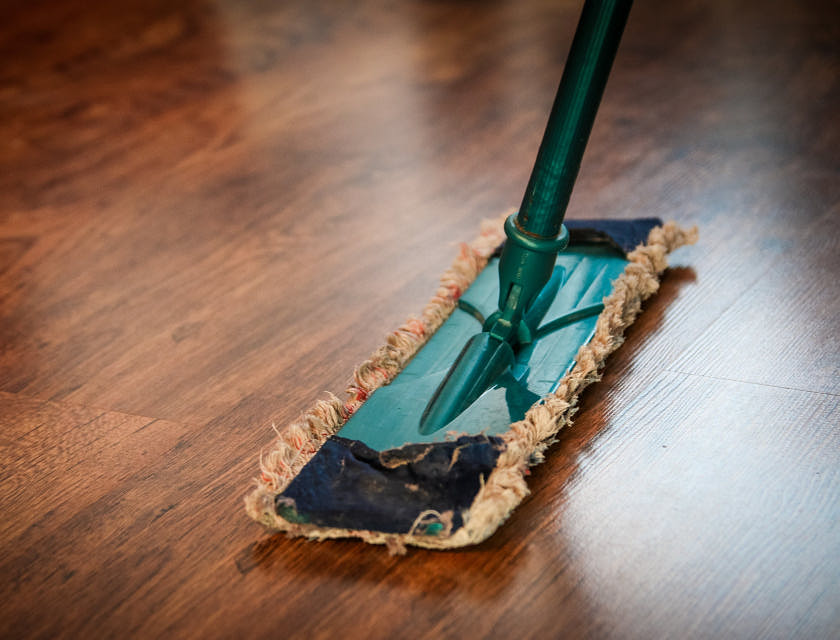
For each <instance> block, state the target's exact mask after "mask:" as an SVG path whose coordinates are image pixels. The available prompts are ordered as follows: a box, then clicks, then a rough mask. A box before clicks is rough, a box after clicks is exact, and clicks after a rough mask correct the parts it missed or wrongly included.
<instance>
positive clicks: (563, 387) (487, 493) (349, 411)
mask: <svg viewBox="0 0 840 640" xmlns="http://www.w3.org/2000/svg"><path fill="white" fill-rule="evenodd" d="M506 217H507V215H506V216H504V217H502V218H500V219H499V220H496V221H493V222H486V223H484V224H483V225H482V229H481V235H480V236H479V237H478V238H477V239H476V240H474V241H473V242H472V243H471V244H469V245H467V244H462V245H461V251H460V253H459V255H458V256H457V257H456V259H455V261H454V262H453V264H452V266H451V267H450V268H449V269H448V270H447V271H446V273H444V274H443V276H442V277H441V282H440V286H439V287H438V290H437V292H436V293H435V295H434V296H433V297H432V299H431V300H430V301H429V303H428V304H427V305H426V308H425V309H424V310H423V313H422V315H421V317H420V318H410V319H409V320H408V321H406V322H405V323H404V324H403V325H402V326H401V327H400V328H399V329H397V330H396V331H394V332H393V333H392V334H391V335H389V336H388V339H387V344H386V345H384V346H383V347H380V348H379V349H377V350H376V351H375V352H374V353H373V355H371V357H370V358H369V359H368V360H366V361H365V362H363V363H362V364H361V365H359V367H358V368H357V369H356V371H355V372H354V374H353V381H352V382H351V384H350V386H349V387H348V389H347V397H348V399H347V400H346V401H345V402H342V401H341V400H340V399H338V398H337V397H335V396H333V395H330V397H329V398H328V399H326V400H321V401H319V402H318V403H317V404H316V405H315V406H314V407H313V408H312V409H310V410H309V411H308V412H306V413H305V414H304V415H303V416H301V417H300V418H299V419H298V420H297V421H295V422H294V423H292V424H291V425H289V426H288V427H287V428H286V429H284V430H283V431H280V432H278V436H277V438H276V440H275V441H274V443H273V444H272V445H271V449H270V450H269V452H268V453H267V454H266V455H264V456H263V455H261V456H260V468H261V474H260V477H259V478H258V479H257V481H256V483H257V487H256V489H254V490H253V491H252V492H251V493H250V495H248V496H247V497H246V498H245V507H246V510H247V512H248V514H249V515H250V516H251V517H252V518H254V519H255V520H257V521H258V522H261V523H262V524H264V525H265V526H267V527H269V528H270V529H273V530H279V531H285V532H287V533H288V534H290V535H296V536H307V537H309V538H311V539H316V540H323V539H327V538H343V537H356V538H361V539H362V540H364V541H366V542H370V543H374V544H385V545H387V546H388V549H389V551H390V552H391V553H404V552H405V545H406V544H410V545H414V546H419V547H426V548H430V549H447V548H453V547H461V546H465V545H470V544H477V543H479V542H481V541H483V540H485V539H486V538H487V537H489V536H490V535H491V534H492V533H493V532H494V531H495V530H496V529H497V528H498V527H499V526H500V525H501V524H502V523H503V522H504V521H505V520H506V519H507V518H508V516H509V515H510V513H511V512H512V511H513V509H514V508H515V507H516V506H517V505H518V504H519V503H520V502H521V501H522V499H523V498H524V497H525V496H526V495H528V487H527V485H526V483H525V478H524V476H525V474H526V472H527V469H528V467H529V466H532V465H535V464H538V463H540V462H542V460H543V453H544V451H545V449H546V448H547V447H548V446H549V445H550V444H551V443H552V442H553V441H554V437H555V436H556V434H557V433H558V432H559V431H560V429H562V428H563V427H565V426H567V425H569V424H571V417H572V415H573V414H574V412H575V411H576V410H577V400H578V396H579V395H580V393H581V391H583V389H584V388H585V387H586V386H587V385H589V384H591V383H592V382H596V381H597V380H600V378H601V373H600V372H601V369H602V368H603V365H604V361H605V360H606V358H607V356H608V355H609V354H610V353H612V352H613V351H615V350H616V349H617V348H618V347H619V346H620V345H621V343H622V342H623V334H624V330H625V329H626V328H627V327H628V326H629V325H630V324H632V322H633V320H635V318H636V316H637V315H638V314H639V311H640V310H641V306H642V302H643V301H644V300H646V299H647V298H648V297H650V296H651V295H653V294H654V293H655V292H656V291H657V289H658V288H659V275H660V274H661V273H662V272H663V271H664V270H665V268H666V267H667V266H668V263H667V260H666V256H667V255H668V253H670V252H671V251H673V250H674V249H676V248H678V247H680V246H683V245H685V244H693V243H694V242H696V241H697V228H696V227H694V228H692V229H689V230H685V229H681V228H680V227H679V226H678V225H677V224H676V223H674V222H668V223H666V224H665V225H663V226H661V227H657V228H655V229H653V230H651V232H650V235H649V236H648V240H647V244H644V245H640V246H639V247H638V248H636V250H635V251H633V252H631V253H630V254H628V256H627V258H628V260H629V264H628V265H627V266H626V267H625V269H624V273H622V275H621V276H619V278H618V279H617V280H616V281H615V283H614V284H613V290H612V293H610V295H609V296H608V297H607V298H605V300H604V310H603V311H602V312H601V315H600V316H599V317H598V322H597V325H596V328H595V335H594V336H593V338H592V340H590V341H589V342H588V343H587V344H585V345H583V346H582V347H581V348H580V350H579V351H578V353H577V358H576V364H575V366H574V368H573V369H572V370H571V371H570V372H569V373H568V374H567V375H566V376H565V377H564V378H563V380H561V382H560V385H559V387H558V388H557V391H556V392H555V393H553V394H551V395H549V396H547V397H545V398H543V399H542V400H541V401H540V402H538V403H536V404H535V405H534V406H532V407H531V409H529V410H528V413H527V414H526V415H525V418H524V419H522V420H520V421H519V422H515V423H513V424H512V425H510V428H509V429H508V431H507V432H505V433H504V434H502V436H501V437H502V438H503V439H504V441H505V444H506V445H507V447H506V450H505V451H504V452H503V453H502V454H501V456H500V457H499V460H498V461H497V463H496V468H495V469H494V470H493V472H492V473H491V474H490V476H489V477H488V478H487V479H486V481H485V482H484V484H483V486H482V487H481V489H480V491H479V492H478V494H477V495H476V498H475V500H474V501H473V504H472V506H471V507H470V509H469V511H468V512H467V513H464V514H463V519H464V524H463V526H461V527H460V528H459V529H458V530H457V531H455V532H454V533H452V534H449V531H450V530H451V514H439V513H437V512H436V511H431V510H430V511H425V512H423V513H422V514H419V515H418V523H420V522H421V521H422V524H423V525H428V524H429V523H431V522H440V523H441V524H442V525H443V532H442V534H441V535H437V536H431V535H425V534H414V533H408V534H386V533H381V532H377V531H357V530H349V529H333V528H323V527H318V526H316V525H303V524H294V523H290V522H287V521H286V520H284V519H282V518H280V517H279V516H278V515H277V513H276V512H275V510H274V498H275V496H276V495H277V494H278V493H280V492H282V491H283V490H284V489H285V488H286V486H288V484H289V483H290V482H291V481H292V479H293V478H294V477H295V476H296V475H297V474H298V472H299V471H300V469H301V468H302V467H303V466H304V465H305V464H306V463H307V462H308V461H309V460H310V459H311V458H312V456H313V455H315V453H316V452H317V451H318V449H319V448H320V447H321V445H322V444H323V443H324V441H325V440H326V439H327V438H329V437H330V436H331V435H333V434H335V433H336V432H337V431H338V430H339V429H340V428H341V426H342V425H343V424H344V423H345V422H346V421H347V420H348V419H349V418H350V416H352V415H353V413H354V412H355V411H356V410H357V409H358V408H359V406H361V404H362V403H363V402H364V401H365V400H366V399H367V398H368V396H369V395H370V394H371V393H372V392H373V391H374V390H376V389H378V388H379V387H381V386H382V385H385V384H388V383H389V382H391V380H393V379H394V378H395V377H396V375H397V374H398V373H399V372H400V371H401V370H402V369H403V367H405V365H406V364H407V363H408V361H409V360H410V359H411V358H412V357H413V356H414V354H415V353H417V351H419V350H420V348H421V347H422V346H423V345H424V344H425V343H426V341H427V340H428V339H429V338H430V337H431V336H432V334H433V333H434V332H435V331H436V330H437V329H438V328H439V327H440V325H441V324H443V322H444V321H445V320H446V319H447V318H448V317H449V315H450V314H451V313H452V311H453V310H454V309H455V306H456V304H457V301H458V298H459V297H460V295H461V293H463V292H464V291H465V290H466V289H467V287H468V286H469V285H470V284H471V283H472V281H473V280H474V279H475V278H476V276H478V274H479V273H480V272H481V270H482V269H483V268H484V267H485V265H486V264H487V261H488V259H489V256H490V255H491V254H492V253H493V251H494V250H495V249H496V247H497V246H498V245H499V244H500V243H501V242H502V241H503V240H504V237H505V236H504V231H503V226H502V225H503V222H504V219H505V218H506ZM424 528H425V526H424Z"/></svg>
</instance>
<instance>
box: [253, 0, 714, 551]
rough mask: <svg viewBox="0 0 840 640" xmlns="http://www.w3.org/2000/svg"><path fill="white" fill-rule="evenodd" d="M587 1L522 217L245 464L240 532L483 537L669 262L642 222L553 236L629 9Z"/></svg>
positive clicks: (498, 224)
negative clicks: (247, 476) (252, 472)
mask: <svg viewBox="0 0 840 640" xmlns="http://www.w3.org/2000/svg"><path fill="white" fill-rule="evenodd" d="M630 5H631V1H630V0H605V1H598V0H587V1H586V3H585V4H584V7H583V11H582V13H581V17H580V21H579V23H578V27H577V31H576V33H575V37H574V40H573V42H572V47H571V50H570V53H569V56H568V59H567V62H566V67H565V70H564V72H563V77H562V79H561V82H560V87H559V89H558V92H557V96H556V98H555V101H554V104H553V106H552V109H551V113H550V115H549V119H548V125H547V127H546V132H545V135H544V137H543V140H542V142H541V145H540V148H539V151H538V154H537V159H536V162H535V165H534V169H533V172H532V174H531V177H530V180H529V183H528V186H527V188H526V190H525V195H524V197H523V200H522V204H521V206H520V208H519V209H518V211H517V212H516V213H514V214H511V215H509V216H506V217H505V218H504V219H500V220H496V221H494V222H487V223H485V224H484V225H483V226H482V229H481V233H480V235H479V236H478V238H476V239H475V240H474V241H473V242H472V243H470V244H464V245H462V246H461V250H460V253H459V255H458V256H457V257H456V259H455V261H454V263H453V265H452V266H451V268H450V269H449V270H448V271H447V272H446V273H445V274H444V275H443V276H442V278H441V283H440V286H439V288H438V290H437V292H436V294H435V295H434V296H433V297H432V299H431V301H430V302H429V304H428V305H427V306H426V308H425V309H424V310H423V312H422V314H421V315H420V316H419V317H413V318H410V319H409V320H407V321H406V322H405V323H404V324H403V325H402V326H401V327H400V328H398V329H397V330H396V331H394V332H393V333H392V334H390V335H389V336H388V338H387V343H386V344H385V345H384V346H382V347H381V348H379V349H378V350H377V351H376V352H374V353H373V354H372V355H371V357H370V358H369V359H368V360H367V361H365V362H364V363H362V364H361V365H359V367H358V368H357V369H356V371H355V372H354V374H353V379H352V382H351V383H350V385H349V387H348V389H347V393H346V398H345V399H344V400H342V399H339V398H337V397H335V396H330V397H329V398H327V399H325V400H321V401H319V402H317V403H316V404H315V406H314V407H313V408H312V409H310V410H309V411H308V412H306V413H305V414H304V415H303V416H301V418H300V419H298V420H297V421H295V422H294V423H293V424H290V425H288V426H286V427H285V428H284V429H282V430H280V431H279V435H278V436H277V438H276V440H275V442H274V443H273V444H272V445H271V447H270V448H269V450H268V451H265V452H263V453H262V454H261V457H260V466H261V473H260V476H259V478H258V479H257V481H256V483H257V486H256V488H255V489H253V490H252V491H251V492H250V494H249V495H248V496H247V497H246V500H245V503H246V509H247V512H248V513H249V515H250V516H251V517H253V518H254V519H255V520H257V521H258V522H260V523H262V524H264V525H265V526H266V527H268V528H269V529H271V530H276V531H285V532H287V533H288V534H291V535H299V536H306V537H308V538H311V539H327V538H337V537H355V538H360V539H362V540H364V541H366V542H369V543H376V544H385V545H387V546H388V548H389V549H390V550H391V551H392V552H396V553H401V552H404V551H405V547H406V545H413V546H419V547H426V548H432V549H447V548H454V547H461V546H465V545H470V544H477V543H479V542H481V541H483V540H485V539H486V538H487V537H488V536H490V535H491V534H492V533H493V532H494V531H496V530H497V529H498V527H499V526H500V525H501V524H502V523H503V522H504V521H505V520H506V519H507V518H508V516H509V515H510V513H511V512H512V510H513V509H514V508H515V507H516V506H517V505H518V504H519V503H520V502H521V501H522V500H523V498H524V497H525V496H526V495H527V494H528V487H527V484H526V482H525V476H526V475H527V473H528V469H529V467H531V466H533V465H535V464H538V463H540V462H542V460H543V459H544V453H545V450H546V449H547V447H548V446H549V445H550V444H551V443H552V442H553V441H554V439H555V436H556V434H557V433H558V431H559V430H560V429H562V428H563V427H565V426H567V425H568V424H570V421H571V417H572V415H573V413H574V412H575V411H576V408H577V401H578V397H579V395H580V393H581V391H582V390H583V389H584V388H585V387H586V386H587V385H589V384H590V383H592V382H595V381H597V380H598V379H599V378H600V372H601V370H602V367H603V365H604V362H605V360H606V358H607V356H608V355H609V354H610V353H612V352H613V351H614V350H615V349H617V348H618V347H619V346H620V344H621V342H622V335H623V332H624V330H625V329H626V328H627V327H628V326H629V325H630V324H631V323H632V322H633V320H634V319H635V318H636V316H637V315H638V314H639V313H640V311H641V305H642V302H643V301H644V300H645V299H646V298H648V297H649V296H651V295H653V294H654V293H655V292H656V290H657V289H658V286H659V276H660V275H661V274H662V272H663V271H664V270H665V268H666V267H667V260H666V257H667V255H668V253H670V252H671V251H673V250H674V249H676V248H678V247H680V246H682V245H684V244H690V243H693V242H695V241H696V237H697V230H696V229H690V230H684V229H681V228H680V227H679V226H677V225H676V224H675V223H673V222H669V223H667V224H663V223H662V222H661V221H660V220H658V219H656V218H640V219H634V220H587V221H582V220H575V221H566V223H565V224H564V215H565V210H566V207H567V205H568V202H569V198H570V197H571V192H572V188H573V186H574V181H575V179H576V177H577V173H578V169H579V167H580V162H581V158H582V155H583V151H584V147H585V145H586V142H587V140H588V138H589V133H590V131H591V128H592V124H593V121H594V119H595V114H596V112H597V108H598V105H599V103H600V100H601V96H602V94H603V90H604V86H605V84H606V81H607V77H608V75H609V71H610V68H611V66H612V62H613V59H614V58H615V54H616V50H617V49H618V44H619V41H620V38H621V34H622V32H623V30H624V25H625V23H626V21H627V16H628V14H629V11H630Z"/></svg>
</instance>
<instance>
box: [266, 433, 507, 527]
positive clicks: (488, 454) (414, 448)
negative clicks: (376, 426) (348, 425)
mask: <svg viewBox="0 0 840 640" xmlns="http://www.w3.org/2000/svg"><path fill="white" fill-rule="evenodd" d="M503 450H504V444H503V443H502V440H501V439H500V438H496V437H487V436H463V437H461V438H458V439H457V440H453V441H450V442H435V443H431V444H411V445H406V446H404V447H400V448H399V449H390V450H388V451H381V452H380V451H375V450H373V449H371V448H370V447H368V446H367V445H365V444H363V443H362V442H359V441H357V440H348V439H347V438H341V437H339V436H332V437H331V438H329V439H328V440H327V441H326V442H325V443H324V446H323V447H321V449H320V450H319V451H318V453H316V454H315V456H314V457H313V458H312V460H310V461H309V463H308V464H307V465H306V466H305V467H304V468H303V469H302V470H301V472H300V473H299V474H298V475H297V477H296V478H295V479H294V480H293V481H292V482H291V484H290V485H289V486H288V487H287V488H286V490H285V491H283V493H281V494H279V495H277V497H276V498H275V507H276V510H277V513H278V514H279V515H280V516H282V517H283V518H285V519H286V520H288V521H290V522H298V523H306V524H315V525H318V526H322V527H336V528H341V529H362V530H368V531H381V532H383V533H408V532H409V531H410V530H411V527H412V525H414V524H415V521H416V520H417V516H418V515H419V514H420V513H422V512H423V511H426V510H428V509H434V510H435V511H438V512H439V513H441V514H444V513H446V512H450V513H451V518H452V530H455V529H458V528H459V527H460V526H461V525H462V524H463V518H462V516H461V512H462V511H465V510H467V509H469V507H470V505H471V504H472V502H473V500H474V499H475V496H476V494H477V493H478V491H479V489H480V488H481V484H482V481H483V480H486V479H487V476H489V475H490V472H491V471H492V470H493V469H494V468H495V466H496V460H497V459H498V457H499V454H500V453H501V452H502V451H503ZM415 532H416V533H424V531H423V529H422V528H421V529H420V530H419V531H415ZM425 533H428V534H430V535H434V534H435V533H437V530H436V529H434V528H431V529H429V530H428V531H425Z"/></svg>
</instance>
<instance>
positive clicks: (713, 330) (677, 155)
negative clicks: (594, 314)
mask: <svg viewBox="0 0 840 640" xmlns="http://www.w3.org/2000/svg"><path fill="white" fill-rule="evenodd" d="M579 11H580V3H578V2H556V1H549V0H516V1H511V2H501V1H499V2H469V1H461V2H444V1H437V0H432V1H428V2H407V3H396V2H387V1H385V0H362V1H361V2H358V3H335V2H329V1H326V0H324V1H317V2H315V1H305V2H304V1H300V2H287V3H275V2H262V1H260V0H243V1H236V2H234V1H221V0H220V1H217V2H212V1H209V0H207V1H205V0H184V1H183V2H178V3H173V2H164V1H162V0H151V1H149V0H143V1H140V0H127V1H126V2H121V3H90V2H83V1H81V0H64V1H49V0H47V1H43V2H19V1H16V0H11V1H10V2H5V3H4V7H3V20H2V21H0V512H1V513H2V518H0V576H2V579H0V636H2V637H4V638H17V637H55V636H66V637H178V638H186V637H202V638H213V637H279V636H287V635H291V636H297V635H299V636H300V637H360V638H366V639H368V638H395V637H419V638H436V639H437V638H472V637H498V638H513V637H529V638H545V637H592V638H673V637H683V638H719V637H727V638H776V637H778V638H788V637H803V638H828V637H837V635H838V634H840V319H839V318H840V277H838V276H840V151H838V150H840V118H838V113H840V5H838V4H837V3H836V2H831V1H828V0H826V1H816V0H813V1H812V0H806V1H803V2H795V1H793V0H790V1H787V2H784V1H778V2H777V1H771V2H765V1H759V0H746V1H744V2H731V1H730V0H709V1H703V2H700V1H686V2H673V3H659V2H652V1H639V2H637V3H636V5H635V7H634V9H633V12H632V13H631V16H630V21H629V23H628V26H627V31H626V33H625V38H624V41H623V43H622V46H621V48H620V50H619V53H618V58H617V61H616V64H615V67H614V70H613V75H612V77H611V79H610V82H609V84H608V86H607V90H606V93H605V96H604V102H603V105H602V109H601V112H600V113H599V115H598V118H597V120H596V122H595V128H594V131H593V134H592V139H591V141H590V144H589V148H588V150H587V153H586V156H585V158H584V162H583V166H582V169H581V174H580V178H579V181H578V185H577V188H576V191H575V194H574V196H573V199H572V203H571V207H570V210H569V214H568V215H569V217H570V218H572V217H577V218H580V217H592V216H604V217H628V218H629V217H638V216H651V215H653V216H660V217H663V218H673V219H676V220H677V221H678V222H680V223H683V224H695V223H696V224H698V225H700V227H701V241H700V243H699V244H698V245H696V246H695V247H690V248H685V249H681V250H680V251H679V252H678V253H677V254H676V255H675V256H674V260H673V268H672V269H671V270H670V271H668V272H667V274H666V275H665V277H664V279H663V282H662V287H661V290H660V292H659V293H658V294H657V295H656V296H655V297H654V298H653V299H651V300H650V301H649V303H648V304H647V305H646V308H645V311H644V313H643V315H642V316H641V317H640V319H639V320H638V322H637V323H636V324H635V325H634V326H633V327H632V328H631V330H630V331H629V333H628V335H627V341H626V343H625V345H624V346H623V347H622V348H621V349H620V350H619V351H618V352H616V354H614V356H613V357H612V358H611V360H610V361H609V362H608V366H607V372H606V375H605V377H604V379H603V381H602V382H600V383H599V384H597V385H595V386H593V387H591V388H590V389H589V390H588V391H587V392H586V393H585V395H584V396H583V398H582V408H581V411H580V412H579V414H578V416H577V419H576V422H575V425H574V427H572V428H571V429H569V430H567V431H565V432H564V433H563V434H562V436H561V437H560V439H559V441H558V442H557V444H555V445H554V446H553V448H552V449H551V450H550V455H549V458H548V461H547V462H546V463H545V464H543V465H542V466H540V467H537V468H535V469H534V470H533V472H532V475H531V477H530V479H529V482H530V487H531V490H532V494H531V496H530V497H529V498H527V499H526V501H525V502H524V503H523V505H522V506H521V507H520V508H519V509H518V510H517V511H516V512H515V513H514V515H513V516H512V518H511V519H510V520H509V522H508V523H507V524H506V525H505V526H504V527H503V528H502V529H501V530H500V531H499V532H498V533H497V534H496V535H494V536H493V537H492V538H491V539H489V540H488V541H487V542H485V543H484V544H482V545H480V546H478V547H475V548H471V549H468V550H464V551H458V552H447V553H439V552H427V551H419V550H413V551H410V552H409V554H408V555H407V556H405V557H391V556H389V555H388V554H387V553H386V552H385V550H384V549H382V548H378V547H369V546H365V545H363V544H361V543H359V542H354V541H341V542H328V543H321V544H314V543H307V542H304V541H301V540H291V539H287V538H285V537H283V536H271V535H268V534H266V533H265V532H264V531H263V530H262V529H261V528H260V527H259V526H258V525H257V524H255V523H253V522H252V521H250V520H249V519H248V518H247V517H246V515H245V513H244V510H243V506H242V498H243V496H244V495H245V493H246V492H247V491H248V488H249V483H250V480H251V478H252V477H253V476H254V475H256V473H257V467H258V457H259V451H260V449H261V448H262V447H266V446H267V445H268V444H269V442H270V441H271V438H272V434H273V431H272V423H274V424H276V425H277V426H278V428H282V426H283V425H284V424H287V423H288V422H289V421H291V420H293V419H294V418H295V417H296V416H297V415H298V414H299V413H300V412H301V411H302V410H304V409H305V408H307V407H308V406H309V405H311V404H312V403H313V401H314V400H315V399H316V398H318V397H320V395H319V394H322V393H323V392H324V391H325V390H331V391H335V392H338V391H340V390H341V389H343V388H344V385H345V383H346V382H347V378H348V376H349V374H350V372H351V370H352V368H353V366H354V365H355V364H356V363H357V362H359V361H361V360H362V359H364V358H365V357H366V356H367V354H368V353H369V352H371V351H372V350H373V349H374V348H375V347H376V346H378V345H379V344H380V343H381V342H382V340H383V337H384V335H385V334H386V333H387V332H388V331H389V330H391V329H392V328H394V327H396V326H397V325H398V324H399V323H400V322H401V321H402V320H403V319H404V318H405V317H406V316H408V315H409V314H411V313H416V312H418V311H419V310H420V309H421V308H422V306H423V304H424V303H425V302H426V300H427V299H428V297H429V296H430V295H431V293H432V291H433V290H434V288H435V285H436V280H437V277H438V275H439V274H440V273H441V272H442V271H443V270H444V268H445V267H446V266H447V265H448V264H449V261H450V260H451V259H452V257H453V256H454V254H455V252H456V251H457V243H458V242H459V241H462V240H469V239H470V238H472V237H473V236H474V234H475V232H476V229H477V227H478V224H479V222H480V220H481V219H482V218H484V217H490V216H496V215H497V214H499V213H500V212H503V211H505V210H508V209H510V208H512V207H516V206H517V205H518V204H519V199H520V197H521V194H522V191H523V190H524V187H525V183H526V181H527V177H528V173H529V171H530V168H531V165H532V162H533V158H534V156H535V153H536V148H537V144H538V142H539V138H540V136H541V134H542V128H543V126H544V124H545V118H546V116H547V114H548V109H549V107H550V104H551V100H552V97H553V93H554V91H555V88H556V85H557V82H558V80H559V76H560V72H561V69H562V65H563V61H564V58H565V55H566V53H567V51H568V47H569V44H570V39H571V35H572V33H573V30H574V26H575V22H576V20H577V16H578V13H579Z"/></svg>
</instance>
